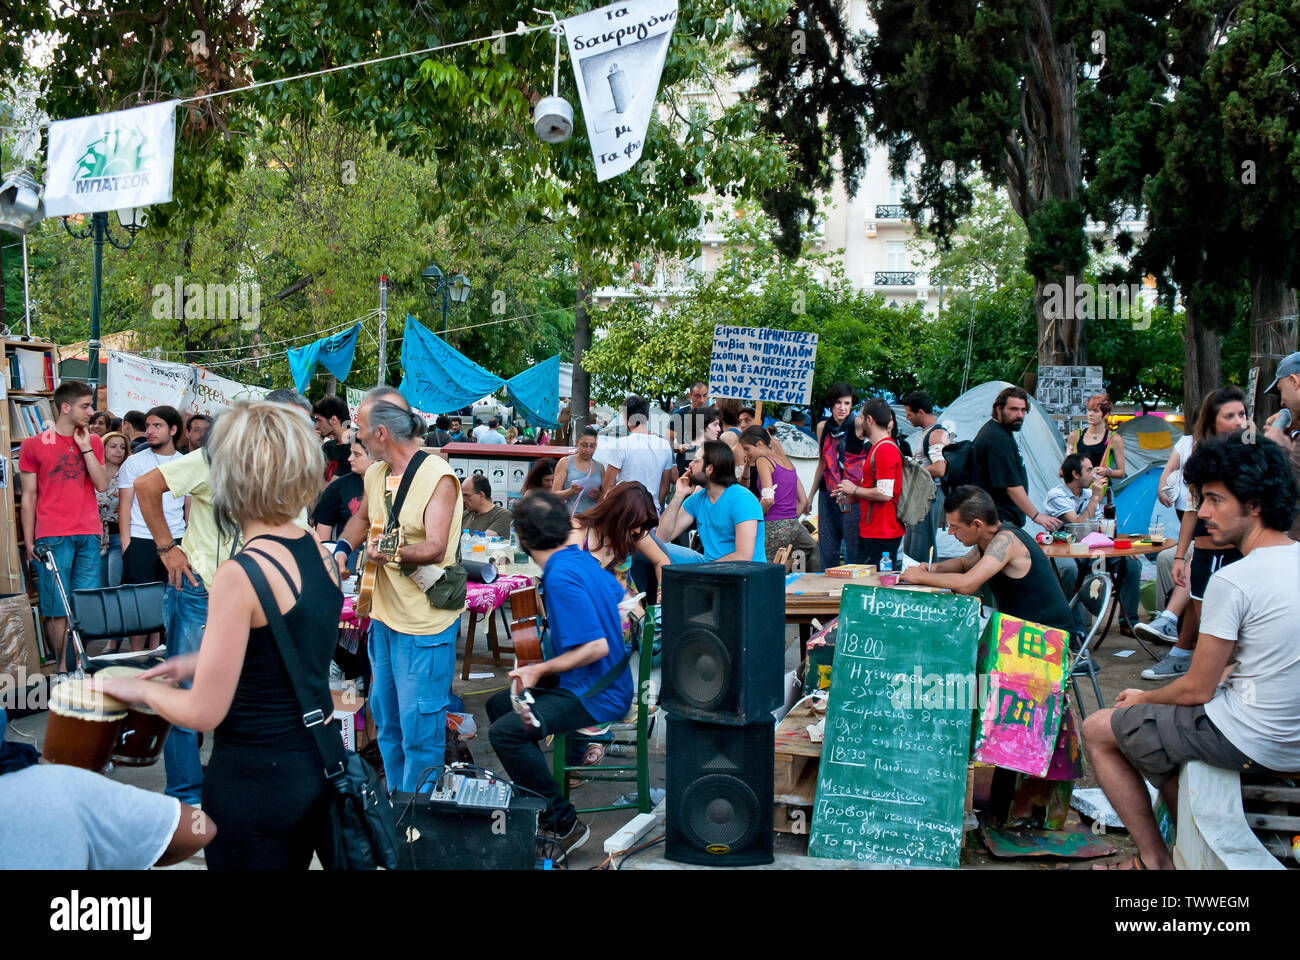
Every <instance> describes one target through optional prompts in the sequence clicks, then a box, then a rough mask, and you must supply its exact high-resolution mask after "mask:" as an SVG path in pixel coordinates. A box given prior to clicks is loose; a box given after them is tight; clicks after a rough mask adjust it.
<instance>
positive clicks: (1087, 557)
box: [1043, 534, 1178, 660]
mask: <svg viewBox="0 0 1300 960" xmlns="http://www.w3.org/2000/svg"><path fill="white" fill-rule="evenodd" d="M1115 539H1117V540H1131V541H1132V544H1133V545H1132V546H1130V547H1125V548H1124V549H1122V550H1117V549H1116V548H1115V547H1091V548H1089V550H1088V552H1087V553H1075V552H1074V551H1072V550H1071V549H1070V547H1071V546H1073V544H1069V543H1058V542H1055V541H1053V542H1052V543H1049V544H1048V545H1047V546H1045V547H1043V553H1044V554H1046V555H1047V556H1048V558H1050V559H1052V560H1073V561H1075V562H1076V563H1077V564H1078V566H1079V575H1078V576H1077V577H1076V578H1075V581H1074V593H1073V594H1071V595H1070V596H1069V597H1067V598H1066V599H1067V600H1069V601H1073V600H1074V598H1075V597H1076V596H1077V595H1078V593H1079V588H1080V587H1081V586H1083V578H1084V576H1085V571H1084V567H1086V566H1087V565H1088V564H1089V563H1091V562H1093V561H1094V560H1120V559H1123V558H1124V557H1142V556H1147V555H1149V554H1157V553H1160V552H1162V551H1164V550H1168V549H1170V548H1171V547H1176V546H1177V545H1178V541H1177V539H1174V538H1167V539H1166V540H1165V541H1164V542H1163V543H1152V542H1151V541H1150V540H1146V539H1138V538H1136V537H1134V536H1133V535H1129V536H1128V537H1125V536H1124V535H1123V534H1119V535H1118V536H1117V537H1116V538H1115ZM1115 589H1116V591H1117V592H1118V590H1119V585H1118V584H1116V585H1115ZM1117 606H1119V599H1118V598H1116V599H1115V600H1114V602H1113V603H1111V605H1110V613H1109V614H1108V615H1107V617H1106V629H1105V630H1103V631H1102V632H1101V635H1100V636H1099V637H1098V638H1097V642H1096V643H1095V644H1094V645H1093V649H1096V648H1097V647H1099V646H1101V641H1102V640H1103V639H1104V638H1105V636H1106V634H1107V633H1108V632H1110V625H1111V623H1112V622H1113V621H1114V619H1115V608H1116V607H1117ZM1133 639H1134V640H1136V641H1137V642H1138V643H1139V644H1140V645H1141V647H1142V649H1143V650H1145V651H1146V652H1147V655H1148V656H1150V657H1151V658H1152V659H1153V660H1159V659H1160V657H1159V656H1157V655H1156V652H1155V651H1154V650H1152V649H1151V648H1150V647H1148V646H1147V644H1146V641H1145V640H1143V639H1142V638H1141V637H1139V636H1138V635H1137V631H1134V632H1133Z"/></svg>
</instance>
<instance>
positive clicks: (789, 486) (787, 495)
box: [740, 425, 816, 570]
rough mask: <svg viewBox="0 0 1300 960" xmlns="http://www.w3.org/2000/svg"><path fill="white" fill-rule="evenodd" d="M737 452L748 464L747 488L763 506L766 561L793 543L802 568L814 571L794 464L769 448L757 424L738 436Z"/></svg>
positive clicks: (804, 496) (805, 498) (804, 506)
mask: <svg viewBox="0 0 1300 960" xmlns="http://www.w3.org/2000/svg"><path fill="white" fill-rule="evenodd" d="M740 449H741V451H742V452H743V454H744V457H745V462H746V463H748V464H749V473H750V485H749V488H750V490H752V491H753V493H754V496H756V497H758V500H759V503H760V504H761V505H762V507H763V531H764V539H765V543H764V544H763V547H764V552H765V553H766V555H767V559H768V562H769V563H770V562H772V558H773V557H775V556H776V553H777V551H778V550H781V549H782V548H784V547H786V546H789V545H790V544H794V545H795V546H796V547H797V548H798V549H799V551H800V553H802V554H803V555H804V567H803V568H802V569H805V570H812V569H814V565H813V553H814V551H815V549H816V544H815V543H814V542H813V539H812V537H810V536H809V535H808V531H807V530H805V529H804V528H803V524H801V523H800V522H799V517H800V516H801V515H802V514H804V513H806V512H807V511H808V496H807V494H805V493H804V489H803V484H802V483H800V482H799V474H798V473H796V472H795V469H794V464H792V463H791V462H790V458H789V457H787V456H786V455H785V452H784V451H782V450H775V449H773V446H772V438H771V437H770V436H769V435H768V432H767V431H766V430H764V429H763V428H762V427H760V426H757V425H754V426H750V427H746V428H745V430H744V432H743V433H741V435H740ZM810 548H811V549H810Z"/></svg>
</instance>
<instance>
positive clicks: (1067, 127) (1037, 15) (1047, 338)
mask: <svg viewBox="0 0 1300 960" xmlns="http://www.w3.org/2000/svg"><path fill="white" fill-rule="evenodd" d="M1026 6H1027V12H1028V14H1029V17H1028V21H1027V23H1026V27H1025V32H1024V36H1023V37H1022V42H1023V44H1024V52H1025V63H1026V66H1027V69H1026V72H1025V79H1024V87H1023V92H1022V99H1021V110H1020V129H1019V130H1017V131H1013V132H1012V133H1011V134H1010V135H1009V136H1008V137H1007V140H1006V144H1005V157H1004V165H1005V167H1006V170H1007V174H1008V178H1007V183H1008V192H1009V193H1010V196H1011V202H1012V205H1013V206H1014V207H1015V209H1016V212H1017V213H1018V214H1019V215H1020V217H1021V219H1022V220H1024V221H1025V225H1026V226H1027V227H1028V228H1029V232H1030V234H1031V237H1032V239H1033V240H1036V241H1037V242H1038V244H1039V246H1040V248H1046V249H1049V250H1052V251H1053V253H1054V254H1055V258H1054V259H1053V262H1050V263H1045V262H1043V258H1042V257H1041V255H1040V256H1038V257H1036V258H1033V259H1034V260H1035V261H1036V262H1033V263H1029V264H1027V265H1028V266H1029V268H1030V272H1031V273H1033V274H1034V314H1035V316H1036V317H1037V318H1038V349H1037V351H1036V352H1037V354H1038V364H1039V365H1040V366H1075V365H1078V364H1082V363H1084V362H1085V361H1084V355H1083V324H1084V319H1083V318H1082V317H1075V316H1074V313H1075V311H1074V309H1073V306H1074V305H1073V304H1069V309H1068V310H1067V311H1065V312H1066V314H1067V316H1066V317H1057V318H1053V317H1049V316H1047V314H1046V311H1045V310H1044V304H1045V301H1046V299H1047V296H1046V294H1045V293H1044V288H1045V287H1046V286H1047V285H1048V284H1059V285H1060V286H1061V287H1062V288H1065V286H1066V277H1067V276H1073V277H1074V279H1075V283H1076V284H1078V283H1082V282H1083V267H1084V265H1085V263H1086V258H1087V250H1086V247H1085V245H1084V243H1083V241H1082V227H1083V222H1082V219H1083V218H1082V213H1081V212H1080V211H1078V210H1077V209H1075V208H1077V204H1078V197H1079V192H1080V189H1081V187H1082V184H1083V168H1082V156H1083V154H1082V151H1081V148H1080V144H1079V122H1078V121H1079V115H1078V107H1077V105H1076V101H1077V94H1078V89H1079V80H1078V77H1079V58H1078V55H1077V54H1076V53H1075V49H1074V44H1073V43H1071V42H1064V43H1063V42H1059V39H1058V36H1057V23H1056V21H1057V19H1058V11H1057V9H1056V8H1057V6H1058V4H1057V3H1056V2H1054V0H1032V2H1030V3H1029V4H1027V5H1026ZM1044 207H1046V208H1047V209H1044ZM1040 212H1041V213H1042V216H1036V215H1038V214H1040ZM1076 219H1077V221H1078V223H1077V227H1076V225H1075V220H1076ZM1025 380H1026V384H1027V388H1028V387H1031V386H1036V385H1037V380H1038V377H1037V373H1036V372H1034V371H1031V372H1030V373H1029V375H1028V376H1026V378H1025Z"/></svg>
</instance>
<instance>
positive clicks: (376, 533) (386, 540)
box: [356, 523, 406, 619]
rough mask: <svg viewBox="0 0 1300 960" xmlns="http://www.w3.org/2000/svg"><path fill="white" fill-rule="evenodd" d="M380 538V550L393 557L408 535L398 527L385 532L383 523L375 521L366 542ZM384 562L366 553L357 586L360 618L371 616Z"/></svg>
mask: <svg viewBox="0 0 1300 960" xmlns="http://www.w3.org/2000/svg"><path fill="white" fill-rule="evenodd" d="M376 539H378V541H379V544H378V546H379V550H380V551H381V552H382V553H383V554H384V556H387V557H392V556H395V555H396V554H397V551H398V550H399V549H401V548H402V547H403V546H405V544H406V536H405V535H404V534H403V533H402V528H401V527H397V528H396V529H394V530H392V531H391V532H388V533H385V532H384V525H383V524H382V523H373V524H371V525H370V535H369V536H367V537H366V543H367V544H369V543H371V542H372V541H374V540H376ZM381 566H382V564H378V563H373V562H371V560H370V555H369V552H367V554H366V565H365V567H364V568H363V569H362V571H361V583H360V585H359V586H358V588H357V604H356V611H357V617H358V619H360V618H362V617H368V616H370V601H371V599H372V598H373V596H374V592H375V581H376V580H378V579H379V568H380V567H381Z"/></svg>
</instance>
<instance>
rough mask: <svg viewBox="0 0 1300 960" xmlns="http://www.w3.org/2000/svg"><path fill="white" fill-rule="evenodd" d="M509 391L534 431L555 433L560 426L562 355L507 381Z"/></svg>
mask: <svg viewBox="0 0 1300 960" xmlns="http://www.w3.org/2000/svg"><path fill="white" fill-rule="evenodd" d="M506 390H507V391H508V392H509V394H510V399H511V401H512V402H513V403H514V405H515V412H516V413H519V414H522V415H523V417H524V419H525V420H527V421H528V422H529V423H530V424H531V425H532V426H534V427H544V428H545V429H547V430H554V429H556V428H557V427H559V425H560V421H559V420H558V419H557V418H558V417H559V415H560V355H559V354H558V353H557V354H556V355H555V356H553V357H551V359H549V360H543V361H542V362H541V363H539V364H537V365H536V366H533V367H529V368H528V369H527V370H525V371H524V372H523V373H521V374H519V376H517V377H511V378H510V379H509V380H507V381H506Z"/></svg>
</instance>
